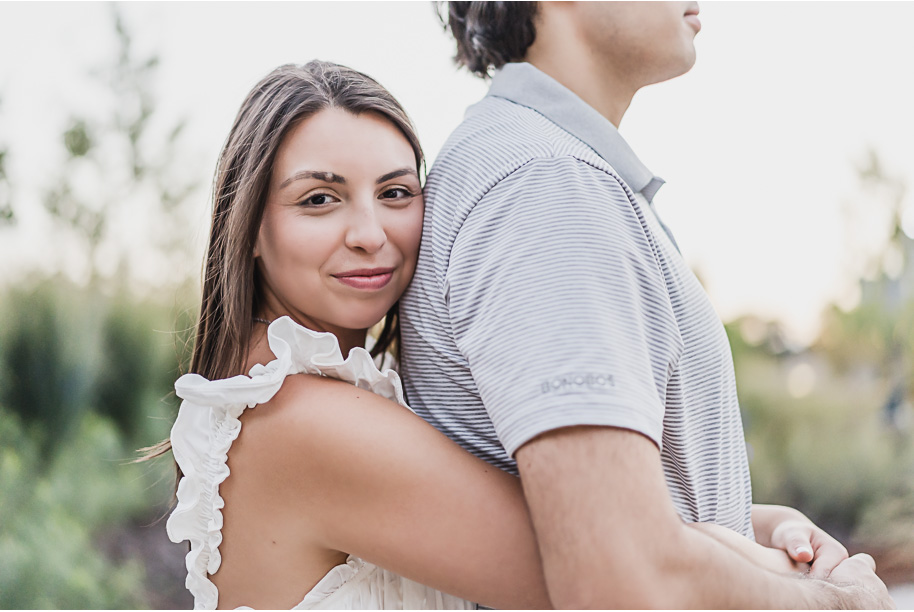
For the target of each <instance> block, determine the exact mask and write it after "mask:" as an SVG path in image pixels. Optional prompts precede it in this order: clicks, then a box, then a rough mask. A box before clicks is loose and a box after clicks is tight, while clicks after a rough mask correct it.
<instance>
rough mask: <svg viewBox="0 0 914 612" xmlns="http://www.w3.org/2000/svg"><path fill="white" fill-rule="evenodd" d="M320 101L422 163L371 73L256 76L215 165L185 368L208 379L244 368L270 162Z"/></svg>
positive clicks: (153, 450) (382, 341)
mask: <svg viewBox="0 0 914 612" xmlns="http://www.w3.org/2000/svg"><path fill="white" fill-rule="evenodd" d="M328 108H339V109H343V110H346V111H349V112H351V113H353V114H355V115H358V114H360V113H363V112H369V111H370V112H375V113H378V114H380V115H381V116H383V117H384V118H386V119H388V120H389V121H390V122H391V123H393V124H394V125H395V126H397V127H398V128H399V129H400V131H401V132H402V133H403V135H404V136H405V137H406V139H407V140H408V141H409V143H410V145H411V146H412V148H413V151H414V152H415V155H416V170H417V171H420V169H421V168H422V165H423V163H424V159H423V154H422V148H421V146H420V145H419V138H418V136H416V131H415V128H414V127H413V125H412V122H411V121H410V120H409V117H408V116H407V114H406V111H404V110H403V107H401V106H400V104H399V103H398V102H397V101H396V99H394V97H393V96H392V95H391V94H390V93H389V92H388V91H387V90H386V89H384V87H382V86H381V85H380V84H379V83H378V82H377V81H375V80H374V79H372V78H371V77H369V76H367V75H365V74H362V73H361V72H358V71H356V70H353V69H351V68H347V67H345V66H340V65H338V64H333V63H330V62H323V61H319V60H314V61H311V62H308V63H307V64H304V65H296V64H286V65H284V66H280V67H279V68H277V69H276V70H274V71H273V72H271V73H270V74H268V75H267V76H266V77H264V78H263V80H261V81H260V82H259V83H258V84H257V85H256V86H255V87H254V88H253V89H252V90H251V92H250V93H249V94H248V96H247V97H246V98H245V100H244V102H243V103H242V104H241V108H240V109H239V111H238V116H237V117H236V118H235V122H234V124H233V125H232V129H231V132H229V135H228V139H227V140H226V142H225V146H224V147H223V149H222V153H221V155H220V156H219V163H218V164H217V166H216V174H215V177H214V179H213V196H212V197H213V220H212V229H211V231H210V238H209V247H208V248H207V252H206V260H205V264H204V269H203V292H202V300H201V304H200V316H199V319H198V321H197V326H196V332H195V342H194V348H193V353H192V356H191V362H190V370H189V371H190V372H192V373H195V374H200V375H201V376H203V377H205V378H208V379H210V380H214V379H220V378H227V377H230V376H235V375H237V374H244V373H246V372H244V364H245V362H246V360H247V353H248V349H249V344H250V337H251V331H252V327H253V325H254V320H253V317H254V316H255V313H256V312H257V311H258V307H259V305H260V301H261V299H262V296H261V288H260V283H259V278H258V272H257V267H256V265H255V263H254V244H255V242H256V240H257V234H258V231H259V229H260V223H261V218H262V216H263V210H264V206H265V204H266V199H267V192H268V189H269V184H270V178H271V174H272V169H273V161H274V158H275V157H276V152H277V150H278V149H279V146H280V144H281V143H282V141H283V139H284V138H285V136H286V134H287V133H288V132H289V131H290V130H291V129H292V128H293V127H295V126H296V125H297V124H298V123H300V122H301V121H303V120H305V119H307V118H308V117H310V116H312V115H314V114H316V113H317V112H319V111H321V110H324V109H328ZM397 315H398V304H394V306H393V307H392V308H391V309H390V311H388V313H387V316H386V317H385V321H384V326H383V329H382V331H381V333H380V335H379V337H378V341H377V343H376V344H375V346H374V348H373V349H372V354H373V355H377V354H380V353H383V352H384V351H386V350H388V349H392V348H394V345H395V344H396V340H397V339H398V337H399V325H398V316H397ZM170 449H171V442H170V440H165V441H163V442H160V443H159V444H157V445H155V446H152V447H150V448H147V449H141V452H143V451H145V455H144V457H143V458H144V459H148V458H152V457H156V456H159V455H162V454H164V453H166V452H167V451H168V450H170ZM179 474H180V472H179Z"/></svg>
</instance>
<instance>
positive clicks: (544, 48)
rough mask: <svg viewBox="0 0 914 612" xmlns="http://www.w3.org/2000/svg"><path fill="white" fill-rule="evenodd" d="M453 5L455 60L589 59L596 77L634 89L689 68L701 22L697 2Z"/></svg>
mask: <svg viewBox="0 0 914 612" xmlns="http://www.w3.org/2000/svg"><path fill="white" fill-rule="evenodd" d="M447 9H448V10H447V12H448V15H447V22H448V26H449V28H450V30H451V33H452V34H453V35H454V38H455V39H456V41H457V55H456V57H455V60H456V62H457V64H458V65H462V66H466V67H467V68H468V69H469V70H470V71H471V72H473V73H474V74H477V75H479V76H482V77H486V76H488V75H489V74H490V72H491V71H492V70H493V69H497V68H500V67H501V66H503V65H504V64H506V63H508V62H518V61H529V62H531V63H533V64H534V65H538V64H549V65H553V66H555V65H557V64H559V65H560V64H564V65H565V66H566V67H571V66H578V65H581V64H586V65H588V66H589V67H590V68H591V69H592V70H595V71H596V72H597V74H595V75H594V76H595V77H597V78H601V77H608V78H611V79H613V80H617V81H618V80H620V79H621V80H622V81H624V83H620V84H624V85H625V86H627V87H634V88H635V89H637V88H639V87H643V86H644V85H649V84H651V83H657V82H660V81H664V80H667V79H670V78H673V77H675V76H679V75H680V74H683V73H685V72H687V71H688V70H689V69H690V68H691V67H692V65H693V64H694V62H695V47H694V45H693V39H694V37H695V34H696V33H697V31H698V29H700V27H701V24H700V23H699V22H698V20H697V17H696V15H697V13H698V4H697V3H696V2H448V3H447ZM442 18H444V16H443V15H442Z"/></svg>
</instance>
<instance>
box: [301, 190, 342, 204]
mask: <svg viewBox="0 0 914 612" xmlns="http://www.w3.org/2000/svg"><path fill="white" fill-rule="evenodd" d="M335 201H336V198H334V197H333V196H332V195H330V194H329V193H315V194H314V195H312V196H308V197H307V198H305V199H304V200H302V201H301V204H302V205H304V206H323V205H324V204H330V203H332V202H335Z"/></svg>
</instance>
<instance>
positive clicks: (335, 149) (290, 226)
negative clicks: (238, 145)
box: [254, 108, 424, 336]
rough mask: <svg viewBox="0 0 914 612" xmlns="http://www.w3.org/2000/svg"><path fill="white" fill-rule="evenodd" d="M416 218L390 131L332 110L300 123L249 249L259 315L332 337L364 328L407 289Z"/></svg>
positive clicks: (416, 199)
mask: <svg viewBox="0 0 914 612" xmlns="http://www.w3.org/2000/svg"><path fill="white" fill-rule="evenodd" d="M423 209H424V203H423V200H422V189H421V186H420V184H419V176H418V175H417V173H416V157H415V153H414V152H413V149H412V147H411V146H410V144H409V141H407V140H406V137H404V136H403V134H402V133H401V132H400V130H399V129H397V127H396V126H394V124H393V123H391V122H390V121H388V120H387V119H385V118H383V116H382V115H380V114H377V113H372V112H366V113H362V114H361V115H358V116H356V115H354V114H352V113H350V112H348V111H345V110H341V109H334V108H331V109H326V110H323V111H320V112H318V113H317V114H315V115H313V116H311V117H309V118H308V119H306V120H304V121H302V122H301V123H300V124H298V125H297V126H296V127H295V128H293V129H292V130H291V131H290V132H289V133H288V134H287V135H286V137H285V138H284V140H283V141H282V144H281V145H280V147H279V150H278V152H277V155H276V160H275V162H274V165H273V174H272V177H271V179H270V188H269V193H268V196H267V202H266V206H265V209H264V214H263V221H262V223H261V226H260V233H259V234H258V237H257V243H256V245H255V250H254V256H255V257H256V258H257V260H258V261H257V265H258V266H259V268H260V271H261V273H262V274H261V275H262V279H263V287H262V289H263V295H264V297H265V305H266V312H264V313H261V314H262V315H265V316H270V317H277V316H281V315H286V314H287V315H291V316H292V318H293V319H295V320H297V321H298V322H300V323H302V324H303V325H306V326H307V327H310V328H312V329H315V330H318V331H329V332H333V333H336V334H337V335H338V336H340V334H346V332H347V331H349V332H351V331H352V330H365V329H367V328H368V327H371V326H372V325H374V324H375V323H377V322H378V321H380V320H381V318H382V317H383V316H384V315H385V314H386V313H387V311H388V309H389V308H390V307H391V306H392V305H393V304H394V302H396V301H397V300H398V299H399V298H400V296H401V295H402V294H403V291H404V290H405V289H406V286H407V285H408V284H409V281H410V279H412V276H413V272H414V271H415V269H416V258H417V257H418V253H419V240H420V237H421V234H422V214H423Z"/></svg>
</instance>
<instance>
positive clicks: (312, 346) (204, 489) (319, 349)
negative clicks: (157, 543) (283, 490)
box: [167, 317, 406, 609]
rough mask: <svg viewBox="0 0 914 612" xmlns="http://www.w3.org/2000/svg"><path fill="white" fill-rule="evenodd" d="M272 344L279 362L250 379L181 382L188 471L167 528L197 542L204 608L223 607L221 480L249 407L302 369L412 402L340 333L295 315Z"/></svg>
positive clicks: (195, 585) (199, 599) (181, 436)
mask: <svg viewBox="0 0 914 612" xmlns="http://www.w3.org/2000/svg"><path fill="white" fill-rule="evenodd" d="M267 341H268V343H269V346H270V350H272V351H273V354H274V355H275V356H276V359H274V360H273V361H271V362H270V363H268V364H266V365H260V364H258V365H255V366H254V367H253V368H251V371H250V375H249V376H242V375H239V376H234V377H232V378H225V379H220V380H207V379H206V378H204V377H202V376H200V375H198V374H185V375H184V376H182V377H181V378H179V379H178V380H177V382H175V391H176V392H177V394H178V397H180V398H182V400H183V401H182V402H181V407H180V409H179V410H178V418H177V419H176V420H175V424H174V427H173V428H172V430H171V445H172V451H173V453H174V456H175V461H177V463H178V466H179V467H180V468H181V472H182V473H183V475H184V476H183V477H182V478H181V481H180V482H179V483H178V491H177V499H178V503H177V505H176V507H175V509H174V511H173V512H172V513H171V516H170V517H169V518H168V522H167V531H168V537H169V539H171V541H172V542H182V541H184V540H189V541H190V552H189V553H187V557H186V559H185V564H186V566H187V581H186V583H185V584H186V586H187V589H188V590H189V591H190V592H191V594H192V595H193V596H194V607H195V608H197V609H214V608H215V607H216V606H217V604H218V597H219V594H218V590H217V589H216V585H214V584H213V583H212V581H210V580H209V575H211V574H214V573H216V571H217V570H218V569H219V566H220V564H221V563H222V557H221V556H220V554H219V545H220V544H221V543H222V508H223V507H224V506H225V503H224V501H223V500H222V497H221V496H220V495H219V485H220V484H222V483H223V482H224V481H225V479H226V478H228V475H229V469H228V465H226V461H227V458H228V451H229V448H231V445H232V442H234V441H235V439H236V438H237V437H238V434H239V433H240V432H241V421H240V420H239V417H240V416H241V413H242V412H244V410H245V409H247V408H253V407H254V406H256V405H257V404H263V403H265V402H268V401H269V400H270V399H272V398H273V396H274V395H276V393H277V392H278V391H279V389H280V387H281V386H282V383H283V381H284V380H285V378H286V376H289V375H291V374H299V373H307V374H316V375H320V376H329V377H332V378H337V379H339V380H343V381H346V382H349V383H351V384H353V385H355V386H357V387H360V388H362V389H366V390H369V391H372V392H374V393H376V394H378V395H381V396H383V397H386V398H388V399H390V400H393V401H395V402H397V403H399V404H401V405H403V406H406V402H405V401H404V399H403V387H402V384H401V382H400V377H399V375H398V374H397V373H396V372H394V371H393V370H389V369H385V370H384V371H383V372H382V371H380V370H379V369H378V368H377V366H376V365H375V363H374V361H373V360H372V358H371V355H370V354H369V353H368V351H366V350H365V349H363V348H360V347H358V348H354V349H352V351H350V353H349V356H348V357H347V358H346V359H343V356H342V353H341V352H340V346H339V342H338V341H337V339H336V336H334V335H333V334H330V333H322V332H315V331H312V330H310V329H307V328H305V327H302V326H301V325H298V324H297V323H295V322H294V321H292V319H290V318H289V317H281V318H279V319H276V320H275V321H273V322H272V323H271V324H270V327H269V328H268V330H267Z"/></svg>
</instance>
